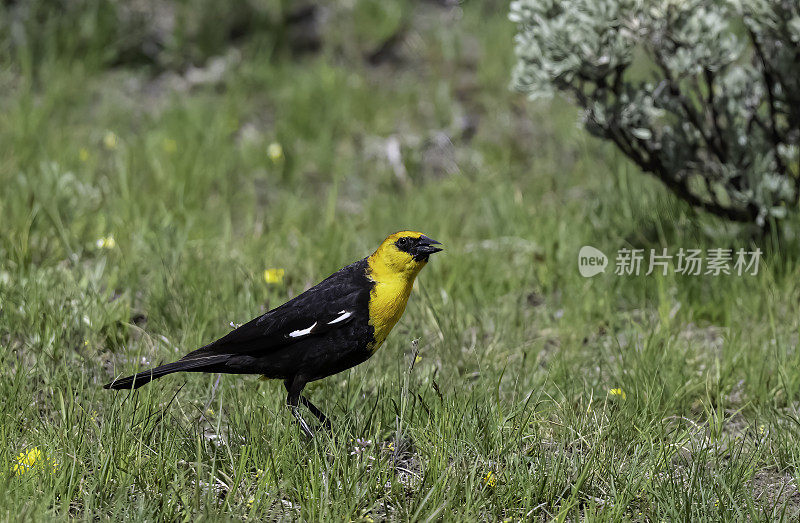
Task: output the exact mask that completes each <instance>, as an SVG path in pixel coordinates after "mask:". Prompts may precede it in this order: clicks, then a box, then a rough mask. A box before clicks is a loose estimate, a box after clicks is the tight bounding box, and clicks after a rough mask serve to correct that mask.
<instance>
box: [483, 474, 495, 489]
mask: <svg viewBox="0 0 800 523" xmlns="http://www.w3.org/2000/svg"><path fill="white" fill-rule="evenodd" d="M483 484H484V485H486V486H487V487H489V488H495V487H496V486H497V476H495V475H494V472H492V471H491V470H490V471H489V472H487V473H486V475H485V476H483Z"/></svg>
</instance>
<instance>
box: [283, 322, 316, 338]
mask: <svg viewBox="0 0 800 523" xmlns="http://www.w3.org/2000/svg"><path fill="white" fill-rule="evenodd" d="M316 326H317V322H314V324H313V325H311V327H309V328H307V329H298V330H296V331H292V332H290V333H289V337H290V338H299V337H300V336H305V335H306V334H311V330H312V329H313V328H314V327H316Z"/></svg>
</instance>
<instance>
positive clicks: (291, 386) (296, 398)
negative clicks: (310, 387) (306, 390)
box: [283, 376, 314, 438]
mask: <svg viewBox="0 0 800 523" xmlns="http://www.w3.org/2000/svg"><path fill="white" fill-rule="evenodd" d="M283 384H284V386H285V387H286V392H287V395H286V406H287V407H289V410H291V411H292V416H294V419H296V420H297V423H299V424H300V429H302V431H303V432H305V434H306V436H308V437H309V438H313V437H314V431H312V430H311V428H310V427H309V426H308V423H306V420H304V419H303V416H301V415H300V409H299V408H298V404H299V403H300V398H301V397H302V396H300V391H302V390H303V387H305V386H306V384H305V382H304V381H303V380H302V379H299V378H298V377H297V376H295V378H294V379H293V380H286V381H284V382H283Z"/></svg>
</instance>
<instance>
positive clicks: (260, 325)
mask: <svg viewBox="0 0 800 523" xmlns="http://www.w3.org/2000/svg"><path fill="white" fill-rule="evenodd" d="M437 245H439V246H441V245H442V244H441V243H440V242H438V241H436V240H434V239H432V238H430V237H428V236H425V235H424V234H422V233H421V232H417V231H400V232H396V233H394V234H391V235H389V236H388V237H387V238H386V239H385V240H384V241H383V242H382V243H381V244H380V246H379V247H378V248H377V250H376V251H375V252H373V253H372V254H371V255H369V256H367V257H365V258H363V259H361V260H358V261H356V262H355V263H352V264H350V265H348V266H346V267H343V268H342V269H340V270H338V271H337V272H335V273H333V274H332V275H330V276H328V277H327V278H325V279H324V280H322V281H321V282H320V283H318V284H317V285H315V286H313V287H311V288H310V289H308V290H307V291H305V292H303V293H302V294H299V295H298V296H296V297H294V298H293V299H291V300H289V301H287V302H286V303H284V304H283V305H281V306H279V307H276V308H274V309H272V310H270V311H267V312H266V313H264V314H262V315H261V316H258V317H256V318H254V319H252V320H251V321H249V322H248V323H245V324H244V325H242V326H240V327H238V328H236V329H234V330H232V331H230V332H229V333H228V334H226V335H225V336H222V337H221V338H219V339H218V340H216V341H212V342H211V343H209V344H207V345H205V346H203V347H201V348H199V349H197V350H195V351H192V352H190V353H188V354H186V355H185V356H184V357H182V358H181V359H179V360H177V361H174V362H172V363H167V364H165V365H161V366H158V367H155V368H152V369H149V370H145V371H142V372H138V373H136V374H134V375H132V376H128V377H126V378H120V379H115V380H114V381H112V382H111V383H108V384H106V385H104V388H106V389H113V390H125V389H137V388H139V387H141V386H143V385H145V384H147V383H149V382H150V381H152V380H154V379H156V378H161V377H163V376H166V375H168V374H173V373H175V372H210V373H227V374H261V375H262V377H263V378H265V379H279V380H283V384H284V386H285V387H286V405H287V407H288V408H289V409H290V411H291V413H292V415H293V416H294V418H295V420H296V421H297V423H298V424H299V426H300V429H301V430H302V431H303V432H304V433H305V434H306V435H307V436H309V437H313V436H314V431H312V430H311V427H310V426H309V425H308V423H307V422H306V421H305V419H304V418H303V416H302V415H301V413H300V409H299V406H300V404H302V405H304V406H305V407H306V408H308V410H309V411H310V412H311V413H312V414H313V415H314V416H315V417H316V418H317V420H319V422H320V423H321V424H322V426H323V427H325V428H326V429H328V430H330V429H331V428H332V424H331V422H330V420H329V419H328V417H327V416H326V415H325V414H324V413H323V412H322V411H321V410H320V409H318V408H317V407H316V406H315V405H314V404H313V403H311V401H310V400H309V399H308V398H307V397H306V396H304V395H303V394H302V391H303V388H304V387H305V386H306V384H308V383H310V382H313V381H317V380H320V379H322V378H326V377H328V376H331V375H334V374H337V373H339V372H342V371H344V370H347V369H349V368H351V367H354V366H356V365H358V364H360V363H363V362H364V361H366V360H367V359H369V358H370V357H371V356H372V355H373V354H375V352H376V351H377V350H378V349H379V348H380V347H381V345H383V343H384V342H385V341H386V338H387V336H388V335H389V333H390V332H391V330H392V328H393V327H394V326H395V324H396V323H397V322H398V320H400V317H401V316H402V315H403V312H404V311H405V308H406V304H407V303H408V299H409V296H410V294H411V290H412V287H413V285H414V280H415V279H416V277H417V275H418V274H419V272H420V270H422V268H423V267H424V266H425V265H426V264H427V263H428V260H429V257H430V255H431V254H434V253H436V252H439V251H441V250H442V247H437Z"/></svg>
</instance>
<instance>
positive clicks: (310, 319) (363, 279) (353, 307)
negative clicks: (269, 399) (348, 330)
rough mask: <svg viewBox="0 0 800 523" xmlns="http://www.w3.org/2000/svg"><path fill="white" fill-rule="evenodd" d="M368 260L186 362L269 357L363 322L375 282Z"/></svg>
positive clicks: (194, 354)
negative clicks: (202, 358)
mask: <svg viewBox="0 0 800 523" xmlns="http://www.w3.org/2000/svg"><path fill="white" fill-rule="evenodd" d="M366 271H367V261H366V259H363V260H360V261H357V262H356V263H353V264H351V265H348V266H347V267H344V268H343V269H341V270H339V271H338V272H335V273H334V274H332V275H331V276H329V277H328V278H326V279H325V280H323V281H321V282H320V283H318V284H317V285H315V286H314V287H311V288H310V289H308V290H307V291H305V292H304V293H302V294H300V295H298V296H297V297H295V298H293V299H291V300H289V301H288V302H286V303H284V304H283V305H281V306H280V307H276V308H275V309H272V310H271V311H269V312H266V313H264V314H263V315H261V316H259V317H258V318H255V319H253V320H251V321H249V322H247V323H245V324H244V325H242V326H241V327H239V328H237V329H235V330H232V331H231V332H229V333H228V334H226V335H225V336H223V337H222V338H220V339H218V340H217V341H214V342H212V343H209V344H208V345H206V346H205V347H202V348H200V349H198V350H196V351H194V352H190V353H189V354H187V355H186V356H185V357H184V359H190V358H197V357H200V356H208V355H212V354H243V353H254V352H257V353H260V354H264V353H269V352H271V351H273V350H275V349H277V348H280V347H285V346H287V345H292V344H294V343H297V342H298V341H300V340H305V339H307V338H309V337H312V336H319V335H320V334H323V333H325V332H328V331H330V330H332V329H337V328H340V327H341V326H343V325H346V324H348V323H350V322H352V321H353V320H354V319H356V318H357V317H361V318H363V315H364V314H365V313H366V311H367V308H368V303H369V292H370V289H371V285H372V284H371V281H370V280H369V279H368V278H367V273H366Z"/></svg>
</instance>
